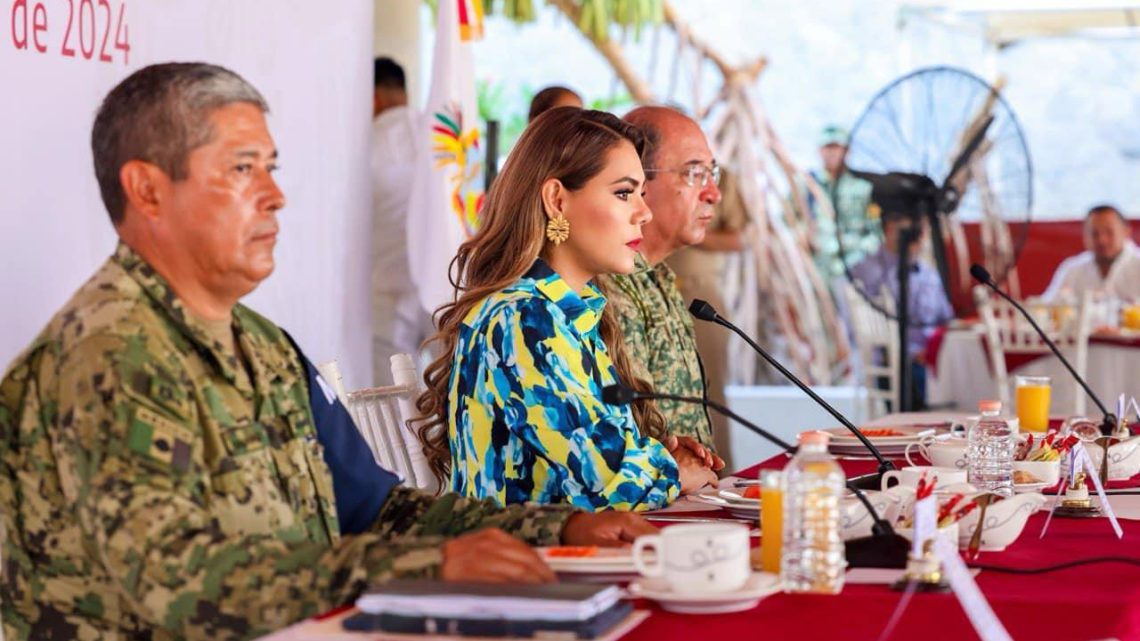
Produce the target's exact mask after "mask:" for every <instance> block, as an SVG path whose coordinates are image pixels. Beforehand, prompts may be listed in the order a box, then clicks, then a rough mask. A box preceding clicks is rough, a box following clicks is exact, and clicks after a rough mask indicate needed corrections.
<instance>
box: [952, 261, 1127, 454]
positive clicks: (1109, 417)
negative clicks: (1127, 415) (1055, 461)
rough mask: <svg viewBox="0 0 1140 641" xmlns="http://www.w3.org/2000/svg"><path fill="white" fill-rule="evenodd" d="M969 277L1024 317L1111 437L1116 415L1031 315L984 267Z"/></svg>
mask: <svg viewBox="0 0 1140 641" xmlns="http://www.w3.org/2000/svg"><path fill="white" fill-rule="evenodd" d="M970 275H971V276H973V277H974V280H976V281H978V282H979V283H981V284H983V285H985V286H986V287H989V288H990V289H992V290H993V291H994V292H996V293H997V295H998V296H1001V297H1002V298H1004V299H1005V300H1007V301H1009V303H1010V304H1011V305H1013V307H1014V308H1015V309H1016V310H1017V311H1019V312H1021V315H1022V316H1024V317H1025V320H1027V321H1029V324H1030V325H1031V326H1032V327H1033V330H1034V331H1036V332H1037V335H1038V336H1040V337H1041V340H1042V341H1043V342H1044V343H1045V345H1047V346H1048V347H1049V349H1050V351H1052V352H1053V355H1054V356H1056V357H1057V360H1059V361H1061V364H1062V365H1064V366H1065V369H1067V370H1069V374H1070V375H1071V376H1072V377H1073V379H1075V380H1076V381H1077V384H1078V385H1080V386H1081V389H1083V390H1084V391H1085V393H1086V394H1088V395H1089V398H1091V399H1092V400H1093V402H1094V403H1096V406H1097V409H1099V410H1100V413H1101V415H1102V416H1103V418H1102V419H1101V422H1100V432H1101V434H1103V435H1104V436H1112V434H1113V432H1115V431H1116V415H1115V414H1113V413H1111V412H1109V411H1108V408H1106V407H1105V406H1104V403H1101V402H1100V399H1099V398H1097V396H1096V394H1094V393H1093V391H1092V388H1090V387H1089V384H1088V383H1086V382H1085V379H1083V378H1081V376H1080V375H1079V374H1077V370H1075V369H1073V366H1072V365H1070V364H1069V361H1068V359H1066V358H1065V357H1064V356H1062V355H1061V350H1059V349H1057V345H1056V344H1055V343H1053V341H1052V340H1050V339H1049V336H1048V335H1046V334H1045V330H1043V329H1041V326H1040V325H1038V324H1037V321H1035V320H1033V315H1032V314H1030V313H1029V312H1028V311H1026V309H1025V308H1024V307H1022V306H1021V304H1020V303H1018V302H1017V301H1015V300H1014V299H1013V297H1012V296H1010V295H1009V294H1006V293H1005V292H1004V291H1002V289H1001V288H1000V287H998V286H997V283H995V282H994V280H993V278H992V277H991V276H990V273H989V271H987V270H986V268H985V267H982V266H981V265H978V264H974V265H972V266H971V267H970ZM1107 456H1108V454H1107V450H1106V453H1105V457H1106V458H1107Z"/></svg>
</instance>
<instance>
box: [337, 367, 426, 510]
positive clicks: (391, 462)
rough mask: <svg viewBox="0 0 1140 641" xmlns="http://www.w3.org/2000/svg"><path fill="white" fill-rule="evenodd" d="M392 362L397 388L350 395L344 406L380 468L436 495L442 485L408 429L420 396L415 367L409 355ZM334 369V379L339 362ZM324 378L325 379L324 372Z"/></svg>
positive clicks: (383, 388)
mask: <svg viewBox="0 0 1140 641" xmlns="http://www.w3.org/2000/svg"><path fill="white" fill-rule="evenodd" d="M391 362H392V380H394V381H395V382H396V384H395V385H388V386H385V387H369V388H365V389H361V390H357V391H355V392H349V393H348V394H345V396H344V403H345V406H346V407H348V411H349V413H350V414H351V415H352V418H353V420H354V421H355V422H356V428H357V429H358V430H360V434H361V435H362V436H363V437H364V441H365V442H366V443H368V447H369V449H371V450H372V456H373V458H375V459H376V463H377V464H379V465H380V466H381V467H383V468H385V469H387V470H390V471H392V472H395V473H396V474H398V475H400V477H401V478H403V479H404V482H405V483H406V484H407V485H409V486H411V487H414V488H417V489H421V490H426V491H428V492H432V493H436V492H438V491H439V483H438V481H436V479H435V477H434V476H433V475H432V473H431V468H430V466H429V465H428V462H427V457H425V456H424V452H423V445H422V444H421V443H420V441H419V439H418V438H417V437H416V435H415V434H414V433H413V432H412V430H411V429H409V428H408V426H407V419H408V418H409V417H412V416H415V415H416V409H415V398H416V396H417V395H419V393H420V385H419V383H418V375H417V373H416V366H415V363H414V362H413V361H412V357H411V356H409V355H407V354H396V355H394V356H392V361H391ZM328 365H329V363H325V364H323V365H322V367H327V366H328ZM331 365H332V370H331V371H335V374H332V375H334V376H339V368H337V367H336V361H332V362H331ZM321 375H322V376H326V374H325V373H324V371H322V373H321Z"/></svg>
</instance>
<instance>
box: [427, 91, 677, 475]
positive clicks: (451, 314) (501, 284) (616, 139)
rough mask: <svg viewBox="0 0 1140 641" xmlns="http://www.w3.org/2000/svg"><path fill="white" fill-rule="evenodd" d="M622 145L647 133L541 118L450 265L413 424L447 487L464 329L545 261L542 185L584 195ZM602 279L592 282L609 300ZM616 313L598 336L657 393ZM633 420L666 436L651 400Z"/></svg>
mask: <svg viewBox="0 0 1140 641" xmlns="http://www.w3.org/2000/svg"><path fill="white" fill-rule="evenodd" d="M622 141H628V142H630V143H632V144H633V146H634V148H636V149H637V152H638V154H639V155H641V154H644V152H645V138H644V136H643V135H642V134H641V131H640V130H639V129H638V128H637V127H634V126H633V125H631V124H629V123H626V122H624V121H622V120H621V119H619V118H617V117H616V116H614V115H612V114H608V113H605V112H602V111H590V110H583V109H577V108H575V107H559V108H556V109H551V110H550V111H547V112H545V113H543V114H542V115H540V116H539V117H538V118H536V119H535V120H534V122H533V123H531V124H530V125H529V126H528V127H527V128H526V130H525V131H524V132H523V135H522V137H521V138H519V141H518V143H517V144H516V145H515V148H514V149H513V150H512V151H511V153H510V156H508V157H507V162H506V164H505V165H504V166H503V171H502V173H500V174H499V176H498V178H496V179H495V182H494V185H493V186H492V187H491V190H490V191H489V192H488V194H487V198H486V200H485V201H484V203H483V210H482V212H481V213H480V225H479V231H477V232H476V233H475V235H474V236H473V237H471V238H470V239H468V240H467V241H466V242H464V243H463V244H462V245H460V246H459V251H458V252H457V253H456V255H455V258H453V259H452V261H451V266H450V268H449V271H448V275H449V278H450V279H451V283H452V285H454V286H455V300H453V301H452V302H450V303H447V304H445V305H444V306H443V307H440V308H439V309H438V310H437V311H436V314H435V318H436V323H437V331H436V334H435V335H434V336H432V337H431V338H430V339H428V341H427V344H428V345H433V346H434V349H436V350H438V351H436V352H435V353H437V354H439V358H437V359H436V360H435V361H433V362H432V363H431V364H430V365H429V366H428V367H427V369H426V370H424V383H425V384H426V390H425V391H424V392H423V393H422V394H421V395H420V396H419V398H418V399H416V409H417V410H418V411H419V415H418V416H417V417H415V418H413V419H411V420H409V421H408V426H409V427H410V428H411V429H412V430H413V431H414V432H415V433H416V434H417V436H418V437H419V440H420V442H421V443H423V447H424V455H425V456H426V457H427V459H428V462H429V464H430V465H431V469H432V473H433V474H435V476H436V478H437V479H439V480H440V482H441V483H445V482H446V479H447V478H448V474H449V472H450V469H451V447H450V445H449V443H448V413H449V411H450V409H451V408H449V407H448V392H449V385H450V382H451V371H452V367H453V366H454V364H455V357H456V354H455V348H456V344H457V343H458V340H459V327H460V324H461V323H462V322H463V319H464V318H466V317H467V314H468V313H469V312H470V311H471V310H472V309H473V308H475V306H477V305H479V303H480V302H482V301H483V299H485V298H486V297H487V296H490V295H491V294H493V293H495V292H497V291H500V290H502V289H505V288H506V287H507V286H509V285H511V284H513V283H514V282H515V281H517V280H518V279H519V278H521V277H522V276H523V275H524V274H525V273H526V272H527V270H529V269H530V267H531V265H532V264H533V263H534V261H535V259H537V258H538V257H539V256H540V255H542V252H543V249H544V248H545V246H546V242H547V241H546V222H547V216H546V209H545V207H544V206H543V203H542V194H541V188H542V185H543V183H545V182H546V181H547V180H548V179H550V178H556V179H558V180H559V181H560V182H561V183H562V185H563V186H564V187H565V188H566V189H568V190H570V191H577V190H579V189H581V188H582V187H583V186H584V185H585V184H586V183H587V182H588V181H589V180H590V179H591V178H593V177H594V176H596V175H597V174H598V173H599V172H600V171H601V170H602V168H603V166H604V163H605V158H606V154H607V152H609V151H610V149H612V148H613V147H614V146H616V145H618V144H620V143H621V142H622ZM599 280H601V279H596V280H595V281H594V284H595V285H597V286H598V287H599V288H603V294H604V293H606V292H605V290H604V285H602V283H600V282H598V281H599ZM616 313H617V312H616V310H614V308H613V306H612V305H607V306H606V308H605V311H603V313H602V319H601V324H600V330H599V331H600V334H601V337H602V340H603V341H604V342H605V344H606V349H607V350H608V352H609V355H610V358H611V359H612V360H613V363H614V367H615V368H616V369H617V374H618V378H619V380H621V381H622V382H623V383H624V384H626V385H628V386H630V387H632V388H633V389H636V390H638V391H644V392H647V391H652V388H651V386H650V385H649V384H648V383H647V382H645V381H644V380H642V379H640V378H637V377H636V376H634V373H633V367H632V364H631V362H630V359H629V355H628V354H627V353H626V348H625V343H624V341H623V340H622V337H621V328H620V325H619V322H618V320H617V318H616V316H615V314H616ZM633 416H634V420H635V421H636V422H637V425H638V428H639V429H640V431H641V432H642V433H643V434H646V435H648V436H652V437H654V438H657V439H659V440H660V439H662V438H664V435H665V418H664V417H663V416H662V414H661V412H660V411H658V409H657V407H656V406H655V405H654V404H653V402H652V401H647V400H639V401H635V402H634V404H633Z"/></svg>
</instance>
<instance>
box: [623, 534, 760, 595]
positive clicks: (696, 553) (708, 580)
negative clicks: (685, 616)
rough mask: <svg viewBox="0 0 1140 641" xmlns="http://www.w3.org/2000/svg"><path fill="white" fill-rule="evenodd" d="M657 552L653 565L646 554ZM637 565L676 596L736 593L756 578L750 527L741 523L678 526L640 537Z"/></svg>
mask: <svg viewBox="0 0 1140 641" xmlns="http://www.w3.org/2000/svg"><path fill="white" fill-rule="evenodd" d="M650 549H653V550H655V551H656V553H657V554H656V560H655V562H654V563H649V562H647V560H646V558H645V557H646V556H647V555H646V551H647V550H650ZM633 565H634V567H636V568H637V571H638V572H640V573H641V574H643V575H645V576H650V577H658V576H659V577H664V578H665V580H666V581H667V582H668V583H669V585H670V586H671V587H672V589H673V591H675V592H690V593H701V592H732V591H734V590H738V589H740V588H741V587H743V586H744V584H745V583H747V582H748V577H750V576H751V575H752V566H751V563H750V561H749V544H748V526H746V525H744V524H738V523H690V524H685V525H674V526H671V527H667V528H665V529H664V530H662V531H661V534H650V535H646V536H640V537H638V538H637V541H635V542H634V544H633Z"/></svg>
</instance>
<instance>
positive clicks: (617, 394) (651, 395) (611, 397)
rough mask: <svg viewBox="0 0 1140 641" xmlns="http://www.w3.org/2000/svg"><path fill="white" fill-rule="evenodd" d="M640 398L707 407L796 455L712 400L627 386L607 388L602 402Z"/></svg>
mask: <svg viewBox="0 0 1140 641" xmlns="http://www.w3.org/2000/svg"><path fill="white" fill-rule="evenodd" d="M639 398H646V399H650V400H662V401H676V402H678V403H693V404H696V405H704V406H705V407H708V408H711V409H713V410H716V411H717V412H720V413H721V414H724V415H725V416H727V417H729V418H731V419H732V420H734V421H736V422H737V423H740V424H741V425H743V426H744V427H746V428H748V429H749V430H750V431H752V432H754V433H755V434H757V435H759V436H761V437H763V438H765V439H768V441H769V442H771V443H772V444H774V445H778V446H779V447H780V449H782V450H784V451H785V452H789V453H795V450H796V448H795V447H794V446H792V445H789V444H788V443H787V442H786V441H784V440H783V439H781V438H780V437H778V436H775V435H774V434H772V433H771V432H769V431H767V430H765V429H764V428H762V427H760V426H759V425H756V424H755V423H752V422H751V421H749V420H747V419H745V418H743V417H742V416H740V415H739V414H737V413H736V412H733V411H732V410H730V409H728V408H727V407H725V406H724V405H721V404H720V403H717V402H714V401H710V400H707V399H704V398H698V397H696V396H677V395H675V394H657V393H655V392H638V391H635V390H633V389H630V388H628V387H626V386H625V385H607V386H605V387H603V388H602V400H603V401H604V402H605V403H606V404H608V405H629V404H630V403H632V402H633V401H634V400H636V399H639Z"/></svg>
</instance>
